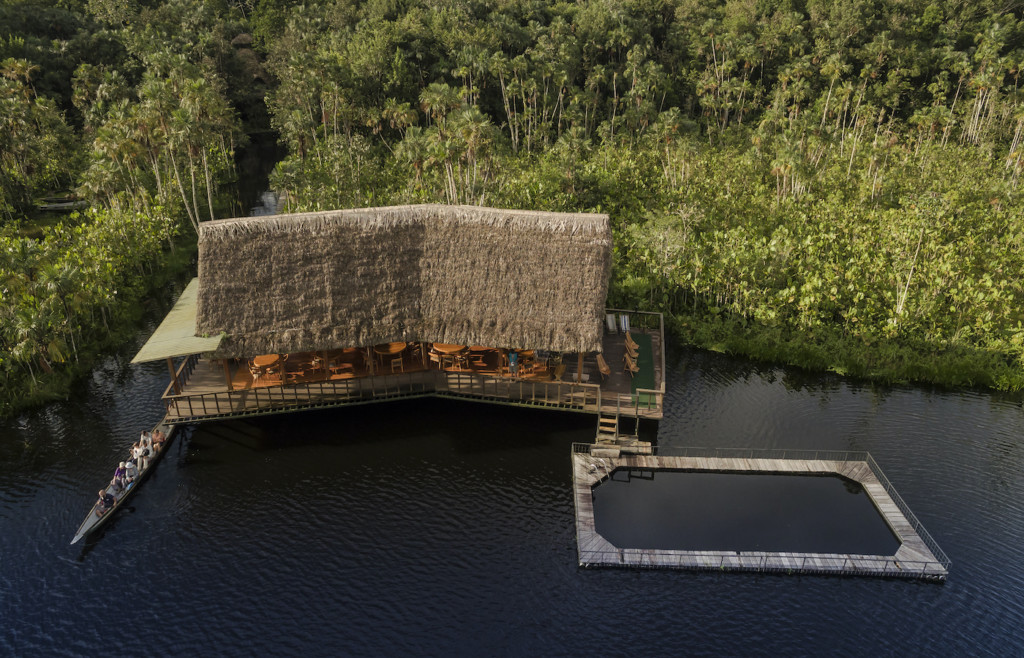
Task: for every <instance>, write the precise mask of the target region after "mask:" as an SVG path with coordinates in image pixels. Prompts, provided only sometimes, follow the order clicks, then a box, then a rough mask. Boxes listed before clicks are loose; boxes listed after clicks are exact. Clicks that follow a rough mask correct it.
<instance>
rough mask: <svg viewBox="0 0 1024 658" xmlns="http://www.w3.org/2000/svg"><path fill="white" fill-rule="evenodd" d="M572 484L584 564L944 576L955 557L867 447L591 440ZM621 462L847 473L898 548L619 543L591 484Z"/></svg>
mask: <svg viewBox="0 0 1024 658" xmlns="http://www.w3.org/2000/svg"><path fill="white" fill-rule="evenodd" d="M572 465H573V492H574V497H575V501H576V540H577V549H578V552H579V563H580V565H581V566H585V567H595V566H608V567H645V568H671V569H691V570H709V569H714V570H723V571H760V572H783V573H816V574H842V575H861V576H889V577H899V578H923V579H931V580H945V578H946V576H947V574H948V573H949V566H950V561H949V559H948V558H947V557H946V555H945V553H943V552H942V550H941V549H939V547H938V546H937V545H936V544H935V541H934V540H933V539H932V538H931V536H930V535H929V534H928V532H927V531H926V530H925V529H924V527H923V526H922V525H921V524H920V522H918V520H917V518H916V517H915V516H914V515H913V513H912V512H911V511H910V509H909V508H908V507H907V505H906V503H904V502H903V499H902V498H900V496H899V494H897V493H896V491H895V490H894V489H893V487H892V485H891V484H890V483H889V481H888V479H887V478H886V477H885V475H884V474H883V473H882V471H881V469H879V467H878V465H877V464H876V463H875V461H874V459H872V457H871V455H869V454H868V453H866V452H860V453H846V452H832V451H783V450H764V451H758V450H741V449H737V450H724V449H689V450H683V451H680V453H679V454H671V455H667V454H657V455H653V454H652V455H630V454H618V451H614V452H609V451H607V450H602V449H600V448H597V447H596V446H591V445H589V444H576V445H574V447H573V459H572ZM619 468H632V469H644V470H669V469H670V470H692V471H726V472H750V473H803V474H821V475H826V474H828V475H841V476H844V477H847V478H849V479H851V480H854V481H856V482H858V483H860V484H861V485H862V486H863V487H864V490H865V491H866V492H867V494H868V496H870V497H871V500H872V502H873V503H874V504H875V506H876V507H877V508H878V510H879V512H880V513H881V515H882V517H883V518H884V519H885V521H886V523H888V524H889V527H890V528H891V529H892V531H893V533H894V534H895V535H896V537H897V539H899V541H900V547H899V549H898V550H897V551H896V553H895V554H893V555H851V554H831V553H828V554H824V553H772V552H760V551H742V552H740V551H720V550H719V551H676V550H660V549H638V548H620V547H616V546H613V545H612V544H611V543H610V542H609V541H608V540H606V539H605V538H604V537H602V536H601V535H600V534H599V533H598V532H597V530H596V528H595V524H594V497H593V488H594V486H596V485H597V484H599V483H601V482H602V481H603V480H604V479H606V478H608V477H610V475H611V473H612V471H614V470H616V469H619Z"/></svg>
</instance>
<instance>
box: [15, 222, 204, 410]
mask: <svg viewBox="0 0 1024 658" xmlns="http://www.w3.org/2000/svg"><path fill="white" fill-rule="evenodd" d="M76 219H77V218H73V220H76ZM179 229H180V223H179V222H178V221H176V220H174V219H173V218H171V217H169V216H168V215H167V214H166V213H164V212H162V211H161V209H160V208H153V209H151V212H150V213H147V214H136V213H128V212H118V211H91V212H90V213H89V215H88V217H87V218H86V221H84V222H81V223H78V224H76V225H74V226H67V225H64V224H59V225H57V226H55V227H52V228H49V229H47V231H46V235H45V236H44V239H42V240H33V239H30V238H24V237H17V236H15V235H12V234H10V233H7V234H3V235H0V355H2V356H0V382H3V386H2V387H0V390H2V391H3V395H2V396H0V413H2V412H6V411H9V410H11V409H12V408H15V407H17V406H19V405H21V404H23V403H24V402H25V401H26V400H32V399H35V398H36V397H37V396H39V395H43V396H44V397H45V396H47V395H50V394H52V393H53V392H54V391H55V390H59V388H58V389H55V388H54V383H66V382H67V381H68V375H69V374H73V373H78V372H81V371H82V369H83V368H84V367H85V365H87V364H88V363H90V362H91V360H92V359H93V358H94V357H95V356H96V354H97V348H98V347H99V346H103V345H111V344H113V343H112V342H111V341H112V340H115V339H116V337H119V336H121V335H122V333H123V330H124V328H125V327H131V326H133V321H134V318H135V315H136V313H137V308H138V302H139V301H140V299H141V297H142V296H143V295H144V294H145V293H146V292H148V291H149V290H150V287H151V285H152V282H153V280H154V274H155V273H156V272H158V271H160V270H161V268H162V265H163V262H164V259H165V249H166V247H167V245H168V244H173V242H172V241H173V239H174V237H175V235H176V234H177V233H178V231H179ZM184 253H188V252H187V250H186V251H185V252H184Z"/></svg>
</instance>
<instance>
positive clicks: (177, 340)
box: [132, 278, 223, 363]
mask: <svg viewBox="0 0 1024 658" xmlns="http://www.w3.org/2000/svg"><path fill="white" fill-rule="evenodd" d="M198 296H199V279H198V278H196V279H192V281H191V282H189V284H188V286H187V287H186V288H185V292H183V293H181V297H179V298H178V301H177V302H175V304H174V308H172V309H171V312H170V313H168V314H167V317H166V318H164V321H163V322H161V323H160V326H159V327H157V328H156V331H155V332H153V335H152V336H150V337H149V340H147V341H146V344H145V345H143V346H142V349H141V350H139V353H138V354H136V355H135V358H134V359H132V363H144V362H146V361H162V360H163V359H166V358H168V357H174V356H188V355H189V354H203V353H206V352H212V351H214V350H215V349H217V346H218V345H220V340H221V338H223V336H222V335H217V336H212V337H210V338H204V337H200V336H196V335H195V334H196V298H197V297H198Z"/></svg>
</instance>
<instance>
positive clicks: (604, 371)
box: [597, 352, 612, 381]
mask: <svg viewBox="0 0 1024 658" xmlns="http://www.w3.org/2000/svg"><path fill="white" fill-rule="evenodd" d="M597 371H598V372H600V373H601V381H604V380H605V379H607V378H608V376H609V375H611V374H612V369H611V368H610V367H609V366H608V362H607V361H605V360H604V355H603V354H601V353H600V352H598V353H597Z"/></svg>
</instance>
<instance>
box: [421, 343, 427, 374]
mask: <svg viewBox="0 0 1024 658" xmlns="http://www.w3.org/2000/svg"><path fill="white" fill-rule="evenodd" d="M420 356H421V357H423V369H424V370H426V369H427V344H426V343H420Z"/></svg>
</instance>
